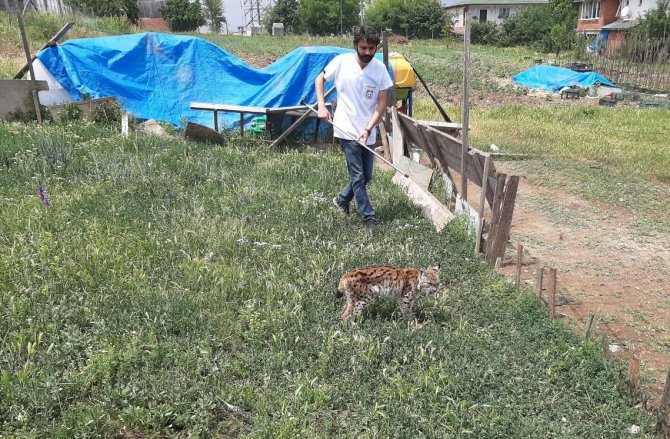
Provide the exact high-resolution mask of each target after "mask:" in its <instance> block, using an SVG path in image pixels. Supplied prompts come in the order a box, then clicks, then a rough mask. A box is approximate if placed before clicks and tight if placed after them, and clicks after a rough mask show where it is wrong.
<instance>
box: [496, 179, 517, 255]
mask: <svg viewBox="0 0 670 439" xmlns="http://www.w3.org/2000/svg"><path fill="white" fill-rule="evenodd" d="M518 187H519V176H518V175H513V176H511V177H510V178H509V181H508V182H507V184H506V185H505V195H504V197H503V200H502V204H501V209H500V220H499V221H498V227H496V234H495V240H494V242H493V247H492V252H493V256H496V257H497V256H504V255H505V246H506V245H507V237H508V236H509V231H510V227H511V226H512V216H513V214H514V203H515V201H516V192H517V188H518Z"/></svg>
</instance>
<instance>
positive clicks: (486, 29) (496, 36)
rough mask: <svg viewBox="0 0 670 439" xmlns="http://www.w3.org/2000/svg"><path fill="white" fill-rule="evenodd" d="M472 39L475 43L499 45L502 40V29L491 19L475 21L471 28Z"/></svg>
mask: <svg viewBox="0 0 670 439" xmlns="http://www.w3.org/2000/svg"><path fill="white" fill-rule="evenodd" d="M470 41H472V43H473V44H489V45H497V44H499V41H500V30H499V29H498V26H496V25H495V23H492V22H490V21H484V22H480V21H474V22H473V23H472V27H471V28H470Z"/></svg>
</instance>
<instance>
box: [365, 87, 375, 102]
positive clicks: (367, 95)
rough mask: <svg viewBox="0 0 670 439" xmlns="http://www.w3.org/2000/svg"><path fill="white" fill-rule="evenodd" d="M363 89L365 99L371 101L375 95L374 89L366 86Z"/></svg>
mask: <svg viewBox="0 0 670 439" xmlns="http://www.w3.org/2000/svg"><path fill="white" fill-rule="evenodd" d="M365 88H366V90H365V98H366V99H372V96H374V94H375V88H374V87H373V86H371V85H366V86H365Z"/></svg>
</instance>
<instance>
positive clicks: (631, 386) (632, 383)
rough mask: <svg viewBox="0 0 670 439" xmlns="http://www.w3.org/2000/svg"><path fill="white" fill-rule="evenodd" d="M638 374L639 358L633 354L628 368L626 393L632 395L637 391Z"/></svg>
mask: <svg viewBox="0 0 670 439" xmlns="http://www.w3.org/2000/svg"><path fill="white" fill-rule="evenodd" d="M639 373H640V357H638V356H637V355H635V354H633V358H631V359H630V365H629V366H628V392H630V393H634V392H635V390H636V389H637V385H638V381H639V379H638V378H639Z"/></svg>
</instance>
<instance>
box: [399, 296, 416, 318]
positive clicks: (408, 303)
mask: <svg viewBox="0 0 670 439" xmlns="http://www.w3.org/2000/svg"><path fill="white" fill-rule="evenodd" d="M399 302H400V310H401V311H402V314H403V316H404V317H405V318H409V317H411V316H412V306H413V305H414V291H410V292H408V293H406V294H404V295H403V296H402V297H401V298H400V301H399Z"/></svg>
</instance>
